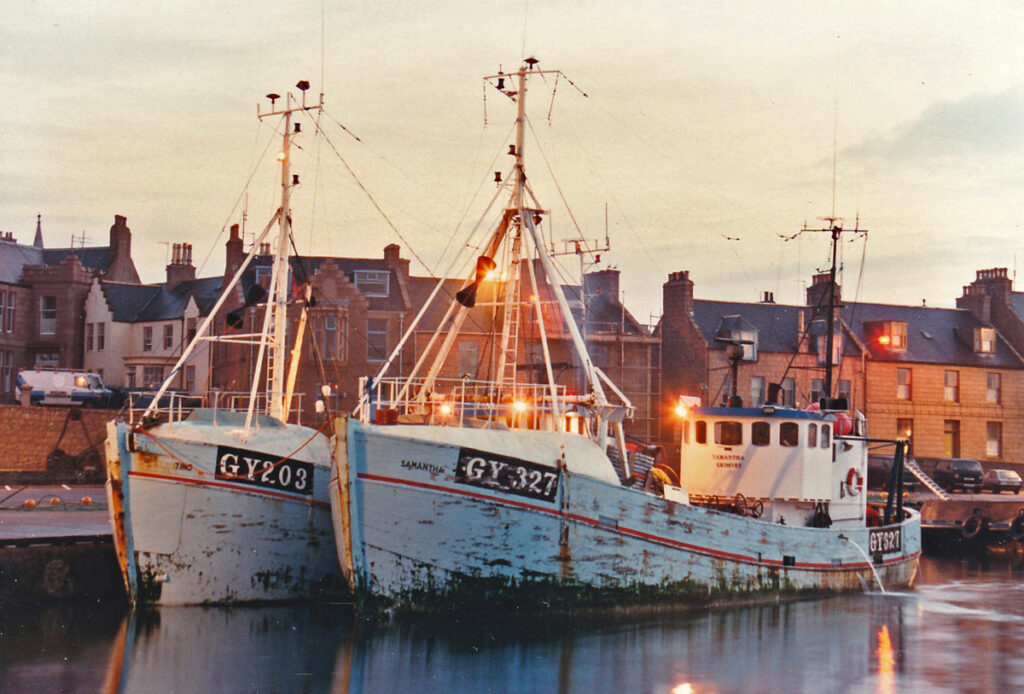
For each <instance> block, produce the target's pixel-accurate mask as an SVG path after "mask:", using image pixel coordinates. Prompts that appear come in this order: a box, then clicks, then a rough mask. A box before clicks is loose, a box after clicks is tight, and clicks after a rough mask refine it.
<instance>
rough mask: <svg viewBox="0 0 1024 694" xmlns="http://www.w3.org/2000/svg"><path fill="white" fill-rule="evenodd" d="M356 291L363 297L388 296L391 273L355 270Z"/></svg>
mask: <svg viewBox="0 0 1024 694" xmlns="http://www.w3.org/2000/svg"><path fill="white" fill-rule="evenodd" d="M355 280H356V289H358V290H359V292H360V293H361V294H362V295H363V296H388V294H389V293H390V289H391V273H390V272H381V271H378V270H356V271H355Z"/></svg>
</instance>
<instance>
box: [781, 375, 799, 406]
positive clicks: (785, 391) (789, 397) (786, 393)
mask: <svg viewBox="0 0 1024 694" xmlns="http://www.w3.org/2000/svg"><path fill="white" fill-rule="evenodd" d="M782 405H783V407H796V383H795V382H794V381H793V379H792V378H790V377H786V378H784V379H782Z"/></svg>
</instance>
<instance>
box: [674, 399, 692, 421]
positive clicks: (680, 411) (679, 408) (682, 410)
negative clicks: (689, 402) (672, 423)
mask: <svg viewBox="0 0 1024 694" xmlns="http://www.w3.org/2000/svg"><path fill="white" fill-rule="evenodd" d="M688 414H689V408H687V407H686V405H685V404H684V403H679V404H678V405H676V416H677V417H679V419H686V415H688Z"/></svg>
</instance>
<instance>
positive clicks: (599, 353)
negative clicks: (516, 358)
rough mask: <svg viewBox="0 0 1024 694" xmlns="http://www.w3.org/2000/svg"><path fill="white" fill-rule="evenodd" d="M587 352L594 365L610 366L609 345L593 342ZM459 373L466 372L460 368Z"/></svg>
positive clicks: (602, 367) (601, 367) (599, 366)
mask: <svg viewBox="0 0 1024 694" xmlns="http://www.w3.org/2000/svg"><path fill="white" fill-rule="evenodd" d="M587 353H588V354H590V361H591V363H592V364H593V365H594V366H596V367H597V368H599V369H607V368H608V345H595V344H593V343H592V344H590V345H589V346H588V349H587ZM459 373H466V372H465V371H462V370H461V369H460V370H459Z"/></svg>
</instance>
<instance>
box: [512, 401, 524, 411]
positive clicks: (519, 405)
mask: <svg viewBox="0 0 1024 694" xmlns="http://www.w3.org/2000/svg"><path fill="white" fill-rule="evenodd" d="M512 409H514V410H515V411H516V412H526V403H525V402H523V401H522V400H516V401H515V402H514V403H512Z"/></svg>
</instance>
